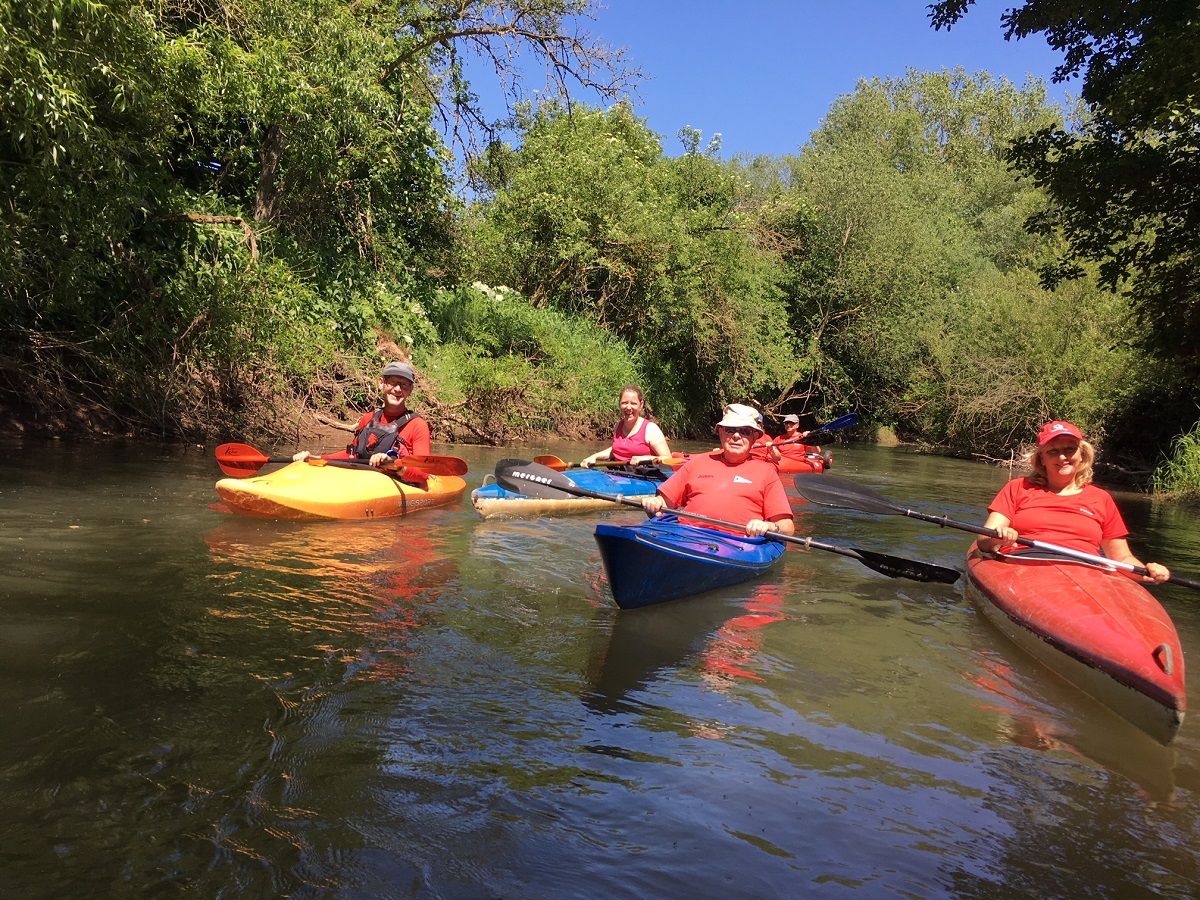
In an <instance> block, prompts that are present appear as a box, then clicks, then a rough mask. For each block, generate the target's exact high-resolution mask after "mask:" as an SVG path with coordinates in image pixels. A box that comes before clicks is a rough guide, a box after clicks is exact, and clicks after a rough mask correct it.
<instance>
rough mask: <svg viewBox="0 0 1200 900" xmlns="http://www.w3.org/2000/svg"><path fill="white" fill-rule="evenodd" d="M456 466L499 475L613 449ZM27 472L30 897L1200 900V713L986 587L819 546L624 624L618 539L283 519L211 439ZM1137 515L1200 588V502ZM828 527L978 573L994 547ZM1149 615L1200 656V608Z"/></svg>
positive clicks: (575, 529) (848, 517)
mask: <svg viewBox="0 0 1200 900" xmlns="http://www.w3.org/2000/svg"><path fill="white" fill-rule="evenodd" d="M271 449H276V448H271ZM283 449H287V448H283ZM437 449H438V450H439V451H441V452H452V453H456V454H458V455H461V456H464V457H465V458H466V459H467V460H468V461H469V463H470V465H471V474H470V475H469V476H468V481H469V483H471V484H472V485H476V484H478V483H479V482H480V481H481V480H482V478H483V476H484V474H485V473H487V472H489V471H491V469H492V467H493V466H494V465H495V463H496V461H497V460H498V459H500V458H501V457H505V456H513V455H518V456H521V455H523V456H527V457H532V456H533V455H535V454H538V453H543V452H553V453H557V454H559V455H561V456H563V457H565V458H572V459H577V458H579V457H580V456H582V455H584V453H585V452H587V450H586V449H585V448H578V447H575V448H573V447H566V446H536V447H527V448H517V449H514V448H508V449H504V450H500V449H495V450H492V449H486V450H485V449H479V448H469V447H453V448H451V447H441V448H437ZM3 450H4V454H5V459H6V463H5V467H4V468H3V470H0V552H2V554H3V555H2V556H0V616H2V625H0V666H2V670H0V671H2V675H3V677H2V678H0V716H2V720H3V723H4V734H3V738H2V739H0V829H2V831H0V834H2V837H3V840H0V860H3V868H2V872H3V877H2V878H0V896H3V897H14V898H17V897H20V898H32V897H92V896H120V897H135V896H137V897H140V896H178V895H180V894H187V895H190V896H198V897H243V896H253V897H276V896H280V897H281V896H289V897H301V898H304V897H338V898H374V897H610V896H617V897H621V896H628V897H687V898H689V900H690V898H704V897H722V898H728V897H731V896H735V897H771V896H789V897H791V896H806V895H809V894H817V893H821V894H828V895H839V896H840V895H844V894H846V893H847V892H848V891H847V889H858V891H857V892H859V893H861V894H862V895H863V896H900V897H997V896H1000V897H1003V896H1026V895H1031V896H1042V897H1047V896H1053V897H1077V896H1105V897H1137V896H1155V895H1158V896H1180V897H1184V896H1195V895H1196V894H1198V893H1200V889H1198V884H1197V862H1198V860H1200V825H1198V821H1197V820H1198V816H1197V813H1198V812H1200V807H1198V806H1197V791H1198V790H1200V745H1198V742H1197V735H1200V730H1198V729H1200V714H1197V716H1198V718H1191V719H1189V720H1188V721H1187V722H1185V724H1184V726H1183V729H1182V730H1181V732H1180V734H1179V736H1178V738H1177V739H1176V741H1175V743H1174V744H1173V745H1172V746H1171V747H1169V748H1163V747H1160V746H1158V745H1157V744H1155V743H1154V742H1153V741H1151V740H1150V739H1149V738H1147V737H1146V736H1144V735H1142V734H1141V733H1140V732H1138V731H1137V730H1136V729H1134V728H1133V727H1132V726H1130V725H1127V724H1126V723H1124V722H1123V721H1122V720H1120V719H1118V718H1117V717H1115V715H1113V714H1112V713H1109V712H1108V711H1107V710H1106V709H1105V708H1104V707H1101V706H1099V705H1098V704H1096V703H1095V702H1093V701H1092V700H1090V699H1089V698H1088V697H1086V696H1085V695H1083V694H1081V693H1079V692H1078V691H1076V690H1075V689H1074V688H1072V687H1070V686H1069V685H1066V684H1065V683H1063V682H1061V681H1059V680H1058V679H1057V678H1056V677H1054V676H1053V675H1051V674H1049V673H1048V672H1047V671H1046V670H1044V669H1042V668H1040V667H1039V666H1038V664H1037V663H1035V662H1033V661H1032V660H1030V659H1028V658H1026V657H1024V656H1022V655H1021V653H1020V651H1018V650H1017V649H1016V647H1015V646H1013V645H1011V644H1009V643H1008V642H1007V641H1006V640H1005V639H1004V638H1003V637H1002V636H1001V635H1000V634H999V633H998V632H996V631H995V630H994V629H993V628H992V627H991V626H990V625H989V623H988V622H987V621H986V620H985V619H983V618H982V616H981V615H980V614H978V613H977V612H976V611H975V610H974V609H973V608H972V606H971V605H970V603H969V602H968V600H967V599H966V597H965V595H964V592H963V587H962V583H961V582H960V583H959V584H958V585H954V586H945V585H924V584H918V583H914V582H909V581H899V580H891V579H888V578H886V577H884V576H882V575H879V574H877V573H875V572H873V571H871V570H869V569H867V568H865V567H863V566H862V565H860V564H859V563H857V562H855V561H854V560H851V559H847V558H844V557H842V556H838V555H834V554H831V553H822V552H818V551H812V552H800V551H796V550H793V551H791V552H789V553H788V554H787V555H786V557H785V561H784V564H783V566H782V567H780V568H779V569H777V570H776V572H775V573H774V574H772V575H770V576H768V577H766V578H764V579H762V580H760V581H757V582H754V583H751V584H747V585H743V586H740V587H738V588H733V589H728V590H725V591H721V592H718V593H714V594H709V595H705V596H702V597H697V598H694V599H689V600H684V601H679V602H676V603H673V604H667V605H664V606H661V607H657V608H650V609H645V610H636V611H631V612H619V611H617V610H616V609H614V608H613V607H612V605H611V601H610V599H609V598H608V596H607V595H606V589H605V583H604V579H603V573H602V569H601V566H600V561H599V555H598V552H597V549H596V546H595V543H594V541H593V540H592V529H593V526H594V523H595V521H596V518H597V517H595V516H592V517H576V518H563V519H536V520H529V521H517V520H509V521H486V522H485V521H483V520H481V519H480V518H479V517H478V516H477V515H476V514H475V513H474V511H473V510H472V509H471V507H470V503H469V500H468V499H467V498H466V497H464V498H463V501H462V502H461V504H458V505H455V506H453V507H450V508H443V509H437V510H429V511H424V512H421V513H418V514H416V515H414V516H413V517H411V518H409V519H407V520H388V521H374V522H366V523H353V522H344V523H314V524H289V523H280V522H272V521H262V520H253V519H247V518H240V517H236V516H232V515H230V514H228V513H226V512H223V511H222V510H221V509H220V508H219V507H218V506H217V505H216V497H215V494H214V492H213V487H212V486H213V482H214V481H215V480H216V478H217V477H218V476H219V472H218V469H217V467H216V465H215V463H214V462H213V460H212V456H211V451H209V452H202V451H200V450H197V449H192V450H190V451H186V452H184V451H179V450H170V451H168V450H164V451H161V452H158V451H156V450H155V449H153V448H150V449H146V448H139V447H132V446H130V447H115V446H114V447H99V448H97V447H71V446H67V445H65V444H62V443H58V442H55V443H40V442H23V443H9V444H6V445H4V447H3ZM835 472H836V473H837V474H840V475H843V476H849V477H852V478H855V479H856V480H858V481H860V482H861V483H863V484H865V485H868V486H870V487H872V488H874V489H875V490H877V491H880V492H882V493H884V494H885V495H887V496H889V497H890V498H892V499H894V500H896V501H897V502H902V503H904V504H905V505H908V506H912V507H915V508H919V509H922V510H926V511H929V512H934V513H938V514H948V515H949V516H950V517H951V518H954V519H958V520H964V521H975V522H978V521H982V518H983V513H982V507H983V506H985V505H986V503H987V501H988V500H989V499H990V498H991V497H992V495H993V494H994V493H995V491H996V490H997V489H998V488H999V486H1000V485H1001V484H1002V483H1003V481H1004V480H1005V478H1006V474H1005V473H1004V472H1003V471H1001V470H998V469H992V468H987V467H984V466H981V465H978V464H973V463H967V462H956V461H948V460H944V459H937V458H931V457H923V456H917V455H914V454H911V453H906V452H904V451H893V450H883V449H875V448H855V447H850V448H837V464H836V468H835ZM1119 501H1120V503H1121V505H1122V507H1123V509H1124V511H1125V513H1126V516H1127V518H1128V520H1129V521H1130V524H1131V526H1133V527H1134V530H1135V532H1136V535H1137V539H1136V540H1135V546H1136V548H1137V549H1138V550H1139V551H1140V552H1142V553H1143V554H1145V555H1146V558H1152V559H1157V560H1160V561H1162V562H1164V563H1167V564H1169V565H1173V566H1175V567H1177V568H1178V569H1179V570H1180V571H1181V573H1188V574H1193V576H1195V575H1196V574H1197V573H1200V565H1198V564H1197V560H1198V559H1200V552H1198V550H1200V516H1198V515H1197V514H1196V513H1195V512H1188V511H1181V510H1178V509H1175V508H1167V507H1161V506H1154V505H1152V504H1150V503H1149V502H1148V501H1146V500H1145V499H1144V498H1138V497H1134V496H1130V495H1119ZM607 518H608V520H609V521H630V522H632V521H637V520H638V519H639V518H640V514H638V513H637V512H636V511H629V510H621V509H616V510H615V511H614V512H613V513H612V514H611V515H609V516H608V517H607ZM798 527H799V530H800V532H802V533H807V534H811V535H813V536H814V537H818V538H821V539H824V540H827V541H830V542H835V543H844V544H845V545H847V546H853V547H860V548H863V549H870V550H875V551H879V552H884V553H889V554H892V555H897V556H903V557H906V558H911V559H917V560H921V561H925V562H930V563H936V564H938V565H943V566H951V567H961V565H962V559H963V554H964V551H965V549H966V547H967V545H968V543H969V541H970V537H969V536H968V535H966V534H964V533H962V532H960V531H951V530H944V529H939V528H937V527H936V526H933V525H929V524H925V523H921V522H916V521H913V520H911V519H904V518H899V517H879V516H869V515H865V514H861V513H853V512H845V511H841V512H838V511H832V510H814V509H813V508H811V507H807V506H806V507H802V508H801V512H800V514H799V517H798ZM1156 592H1157V595H1158V596H1159V597H1160V599H1161V600H1162V602H1163V603H1164V605H1165V607H1166V608H1167V610H1168V611H1169V612H1170V614H1171V616H1172V617H1173V618H1174V620H1175V622H1176V625H1177V626H1178V628H1179V631H1180V635H1181V637H1182V641H1183V646H1184V649H1185V652H1189V653H1191V654H1192V656H1190V657H1189V662H1192V666H1191V668H1192V672H1193V673H1195V672H1197V671H1198V670H1200V662H1194V660H1200V655H1196V648H1200V614H1198V613H1197V609H1198V608H1200V595H1197V594H1196V593H1194V592H1190V591H1186V590H1183V589H1181V588H1175V587H1166V588H1160V589H1157V591H1156ZM1195 678H1196V676H1195V675H1193V678H1192V683H1191V684H1190V685H1189V687H1190V688H1191V693H1192V695H1193V697H1197V696H1200V694H1197V692H1196V686H1195Z"/></svg>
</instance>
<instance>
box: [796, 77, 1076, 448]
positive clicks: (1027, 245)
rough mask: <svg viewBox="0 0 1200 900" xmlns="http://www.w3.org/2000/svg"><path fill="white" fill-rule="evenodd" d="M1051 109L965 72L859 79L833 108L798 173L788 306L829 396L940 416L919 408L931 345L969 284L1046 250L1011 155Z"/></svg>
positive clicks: (891, 412)
mask: <svg viewBox="0 0 1200 900" xmlns="http://www.w3.org/2000/svg"><path fill="white" fill-rule="evenodd" d="M1053 115H1054V113H1053V111H1052V110H1049V109H1047V108H1046V107H1045V96H1044V91H1043V90H1042V89H1041V88H1040V86H1038V85H1033V86H1030V87H1028V88H1026V89H1025V90H1018V89H1016V88H1015V87H1014V86H1013V85H1011V84H1010V83H1009V82H1007V81H1005V80H995V79H992V78H991V77H990V76H987V75H986V74H981V75H977V76H967V75H966V74H965V73H963V72H961V71H956V72H941V73H915V72H910V73H909V74H908V76H907V77H906V78H904V79H900V80H888V81H879V80H876V81H871V82H862V83H860V84H859V86H858V89H857V91H856V92H855V93H854V94H853V95H851V96H849V97H845V98H842V99H840V100H839V101H838V102H837V103H836V104H835V105H834V107H833V109H831V111H830V113H829V115H828V116H827V117H826V119H825V121H824V124H823V126H822V128H821V129H820V130H819V131H818V132H816V133H815V134H814V135H813V141H812V143H811V145H810V146H808V147H806V148H804V151H803V152H802V154H801V156H800V157H799V158H798V159H795V160H793V164H792V167H791V174H790V178H791V182H792V190H793V191H794V193H795V194H796V195H797V196H798V197H799V198H802V200H803V202H804V203H805V204H806V206H807V208H808V209H809V210H811V214H810V215H809V217H808V221H807V222H806V224H805V225H804V228H805V232H806V242H805V243H806V250H807V252H806V253H803V254H798V255H796V256H794V257H793V258H792V259H791V260H790V261H789V264H788V267H789V270H790V275H789V280H788V293H789V298H790V314H791V320H792V325H793V327H794V328H795V329H796V330H797V332H799V333H801V334H803V335H806V336H807V338H808V351H807V354H808V358H809V359H810V360H811V362H812V364H813V371H814V378H815V379H816V380H817V385H818V389H819V392H820V394H822V395H824V396H825V397H827V398H833V399H834V400H836V403H835V405H836V406H838V407H841V408H846V407H850V408H854V407H859V408H866V409H871V410H872V411H873V412H874V414H875V415H876V416H877V417H878V418H879V419H881V420H882V421H884V422H886V423H888V424H890V425H893V426H895V427H896V428H897V429H898V430H899V431H900V432H901V433H903V434H906V435H910V436H916V435H922V434H925V433H926V432H927V430H928V429H929V427H930V423H931V422H932V421H935V420H938V416H937V415H936V414H935V415H933V416H927V415H926V414H925V412H924V411H923V406H922V404H923V402H924V400H923V399H922V398H925V397H926V396H927V393H928V385H927V381H928V377H929V376H928V372H929V366H930V360H931V358H934V357H936V353H935V352H934V345H933V344H931V341H936V342H937V343H938V344H941V343H944V342H943V341H941V340H940V335H941V333H942V329H944V328H946V327H947V325H948V323H952V322H954V321H955V318H956V313H955V310H954V307H955V305H956V304H959V303H961V302H962V295H963V292H964V290H965V289H966V288H967V287H968V286H969V285H972V284H973V283H975V281H976V280H977V279H978V278H980V277H981V276H984V275H987V274H988V273H991V275H992V276H995V275H996V274H998V273H1001V272H1005V271H1020V270H1021V269H1022V267H1025V266H1029V265H1031V264H1033V263H1034V262H1035V261H1036V260H1037V259H1038V258H1039V254H1040V253H1041V252H1042V250H1041V248H1040V247H1039V246H1038V245H1037V244H1035V243H1033V242H1031V241H1030V240H1029V239H1028V237H1027V236H1026V235H1025V234H1024V233H1023V231H1022V229H1021V220H1022V218H1023V214H1024V212H1025V211H1026V210H1028V209H1030V208H1036V206H1037V204H1038V203H1039V198H1038V197H1037V196H1036V193H1035V192H1033V191H1032V190H1031V188H1030V187H1029V186H1023V185H1021V184H1020V183H1019V182H1018V181H1017V180H1016V179H1014V178H1013V177H1012V175H1011V174H1010V173H1009V172H1008V171H1007V168H1006V164H1005V162H1004V160H1003V151H1004V147H1005V146H1006V143H1007V142H1008V141H1009V140H1011V139H1012V138H1013V137H1015V136H1017V135H1019V134H1021V133H1023V130H1024V129H1028V128H1031V127H1034V126H1035V125H1036V124H1038V123H1040V122H1045V121H1050V120H1052V117H1053ZM980 324H983V325H984V327H985V328H986V327H987V323H986V322H984V323H976V326H978V325H980ZM941 424H945V423H944V422H942V423H941Z"/></svg>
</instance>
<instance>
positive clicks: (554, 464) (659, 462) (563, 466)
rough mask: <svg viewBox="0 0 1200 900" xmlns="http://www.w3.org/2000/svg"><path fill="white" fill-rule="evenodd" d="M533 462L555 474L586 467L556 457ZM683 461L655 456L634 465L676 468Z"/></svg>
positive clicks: (604, 462)
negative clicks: (551, 470)
mask: <svg viewBox="0 0 1200 900" xmlns="http://www.w3.org/2000/svg"><path fill="white" fill-rule="evenodd" d="M533 461H534V462H535V463H537V464H538V465H540V466H545V467H546V468H548V469H553V470H554V471H555V472H565V471H566V470H567V469H583V468H586V466H581V465H580V464H579V463H571V462H567V461H566V460H565V459H559V458H558V457H557V456H535V457H534V458H533ZM684 461H685V460H684V458H683V457H681V456H656V457H654V458H653V459H647V460H643V461H642V462H640V463H636V465H654V466H667V467H670V466H678V465H680V464H681V463H683V462H684ZM628 465H635V464H634V463H629V462H620V461H619V460H615V459H598V460H596V461H595V462H594V463H592V468H593V469H615V468H618V467H620V466H628Z"/></svg>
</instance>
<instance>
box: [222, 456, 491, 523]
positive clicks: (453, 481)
mask: <svg viewBox="0 0 1200 900" xmlns="http://www.w3.org/2000/svg"><path fill="white" fill-rule="evenodd" d="M466 487H467V483H466V482H465V481H464V480H463V479H461V478H459V477H458V476H456V475H430V476H429V487H428V488H427V489H426V488H419V487H416V486H415V485H411V484H405V483H404V482H402V481H399V480H397V479H395V478H393V477H392V476H390V475H385V474H384V473H383V472H380V471H379V470H377V469H369V468H361V469H357V468H343V467H341V466H332V465H311V464H309V463H306V462H294V463H290V464H288V465H286V466H284V467H283V468H282V469H278V470H276V471H274V472H270V473H268V474H266V475H258V476H256V477H254V478H222V479H221V480H220V481H218V482H217V496H219V497H220V498H221V499H222V500H223V501H225V504H226V505H227V506H228V507H229V508H230V509H231V510H233V511H234V512H236V513H241V514H242V515H247V516H265V517H268V518H273V519H294V520H304V519H377V518H384V517H388V516H406V515H408V514H409V513H412V512H416V511H417V510H420V509H427V508H429V507H432V506H442V505H444V504H446V503H452V502H454V501H455V500H458V499H459V498H460V497H461V496H462V494H463V491H464V490H466Z"/></svg>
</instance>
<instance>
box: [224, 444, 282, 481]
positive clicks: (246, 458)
mask: <svg viewBox="0 0 1200 900" xmlns="http://www.w3.org/2000/svg"><path fill="white" fill-rule="evenodd" d="M216 457H217V465H218V466H220V467H221V471H222V472H224V473H225V474H226V475H229V476H230V477H232V478H247V477H249V476H251V475H253V474H254V473H255V472H257V471H258V470H259V469H261V468H262V467H263V466H265V465H266V464H267V463H272V462H291V461H292V458H291V457H290V456H266V455H264V454H263V452H262V451H261V450H258V449H257V448H255V447H251V446H250V445H249V444H222V445H221V446H220V447H218V448H217V451H216Z"/></svg>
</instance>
